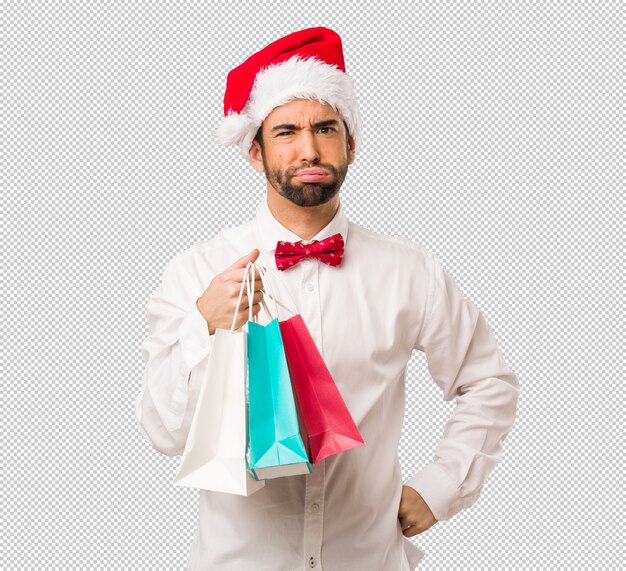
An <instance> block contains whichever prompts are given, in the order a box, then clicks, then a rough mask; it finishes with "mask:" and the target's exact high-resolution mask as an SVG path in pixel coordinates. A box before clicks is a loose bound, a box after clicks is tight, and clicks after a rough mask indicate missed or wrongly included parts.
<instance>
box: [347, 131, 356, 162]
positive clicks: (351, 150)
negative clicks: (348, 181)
mask: <svg viewBox="0 0 626 571" xmlns="http://www.w3.org/2000/svg"><path fill="white" fill-rule="evenodd" d="M355 147H356V145H355V142H354V137H353V136H352V135H348V164H349V165H351V164H352V163H353V162H354V158H355V154H354V150H355Z"/></svg>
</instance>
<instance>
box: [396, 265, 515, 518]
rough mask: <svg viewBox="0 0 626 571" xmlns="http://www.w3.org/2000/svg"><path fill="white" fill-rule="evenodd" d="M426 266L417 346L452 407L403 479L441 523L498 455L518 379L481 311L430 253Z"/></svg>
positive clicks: (463, 503)
mask: <svg viewBox="0 0 626 571" xmlns="http://www.w3.org/2000/svg"><path fill="white" fill-rule="evenodd" d="M431 264H432V265H431V268H432V273H431V276H432V279H431V287H430V288H429V301H428V306H429V309H427V312H428V316H427V318H426V320H425V322H424V323H423V325H422V327H421V331H420V333H419V336H418V339H417V341H416V343H415V349H418V350H420V351H423V352H424V353H425V355H426V360H427V363H428V370H429V373H430V374H431V376H432V378H433V380H434V381H435V382H436V383H437V385H438V386H439V387H440V388H441V389H442V391H443V399H444V400H445V401H450V400H452V399H454V398H456V405H455V409H454V413H453V414H452V416H451V417H450V418H449V419H448V421H447V423H446V425H445V427H444V430H443V436H442V438H441V439H440V440H439V441H438V443H437V448H436V450H435V455H434V459H433V461H432V462H431V463H430V464H427V465H426V466H425V467H424V468H423V469H421V470H420V471H418V472H417V473H416V474H415V475H414V476H413V477H412V478H410V479H409V480H408V481H407V482H405V485H407V486H410V487H412V488H413V489H415V490H417V492H419V494H420V495H421V496H422V498H423V499H424V501H425V502H426V503H427V504H428V506H429V508H430V510H431V511H432V512H433V515H434V516H435V518H436V519H437V520H439V521H441V520H447V519H450V518H451V517H452V516H454V515H455V514H457V513H458V512H459V511H461V510H462V509H465V508H468V507H470V506H471V505H473V504H474V502H476V500H477V499H478V497H479V495H480V492H481V490H482V488H483V485H484V483H485V481H486V480H487V477H488V476H489V474H490V473H491V472H492V470H493V469H494V468H495V466H496V464H497V463H498V462H499V461H500V459H501V457H502V451H503V442H504V440H505V438H506V436H507V435H508V433H509V432H510V430H511V428H512V425H513V422H514V420H515V416H516V411H517V403H518V397H519V382H518V379H517V376H516V375H515V373H513V371H512V370H511V369H510V368H509V367H508V365H507V364H506V363H505V361H504V358H503V356H502V354H501V352H500V350H499V348H498V346H497V344H496V340H495V338H494V335H493V332H492V331H491V328H490V327H489V325H488V324H487V322H486V320H485V317H484V316H483V314H482V313H481V312H480V311H479V310H478V308H477V307H476V306H475V305H474V304H473V303H472V302H471V301H469V300H467V299H465V298H464V296H463V293H462V292H461V291H460V289H459V287H458V285H457V284H456V282H455V281H454V279H453V278H452V276H451V275H450V274H449V273H448V272H446V271H445V270H443V268H442V266H441V262H440V259H439V258H438V257H437V256H435V255H434V254H433V255H432V257H431Z"/></svg>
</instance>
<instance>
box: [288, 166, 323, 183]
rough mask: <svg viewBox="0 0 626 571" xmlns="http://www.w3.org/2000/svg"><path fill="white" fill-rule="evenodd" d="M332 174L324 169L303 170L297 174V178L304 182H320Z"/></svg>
mask: <svg viewBox="0 0 626 571" xmlns="http://www.w3.org/2000/svg"><path fill="white" fill-rule="evenodd" d="M329 174H330V173H329V172H328V171H327V170H324V169H303V170H301V171H299V172H297V173H296V174H295V178H297V179H298V180H301V181H302V182H319V181H321V180H323V179H325V178H326V177H327V176H328V175H329Z"/></svg>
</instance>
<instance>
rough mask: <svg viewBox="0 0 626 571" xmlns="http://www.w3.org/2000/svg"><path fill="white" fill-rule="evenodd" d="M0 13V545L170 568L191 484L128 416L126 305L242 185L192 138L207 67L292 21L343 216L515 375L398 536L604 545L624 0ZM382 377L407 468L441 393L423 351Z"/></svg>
mask: <svg viewBox="0 0 626 571" xmlns="http://www.w3.org/2000/svg"><path fill="white" fill-rule="evenodd" d="M2 12H3V14H2V16H1V17H0V21H1V22H2V43H3V74H2V75H3V114H2V115H3V118H2V133H3V137H2V150H3V153H2V154H3V158H2V188H3V208H2V218H3V222H2V230H3V244H4V245H5V246H6V248H5V249H4V256H3V257H4V262H3V269H4V270H5V271H3V283H4V287H5V289H4V292H5V293H4V295H3V299H4V300H5V303H4V309H3V343H2V347H3V398H2V403H3V438H2V450H3V457H4V462H3V484H4V492H3V510H2V511H3V517H2V520H3V532H2V537H3V547H2V560H1V562H0V566H1V567H2V568H3V569H44V568H45V569H70V568H71V569H79V568H80V569H182V568H183V567H184V564H185V560H186V557H187V553H188V549H189V545H190V542H191V539H192V536H193V534H194V530H195V525H196V510H197V495H196V494H197V492H196V491H194V490H188V489H183V488H178V489H177V488H175V487H174V486H172V480H173V478H174V475H175V471H176V469H177V467H178V463H179V458H173V459H172V458H167V457H165V456H162V455H160V454H158V453H157V452H155V451H154V450H152V449H151V448H149V446H148V445H147V443H146V442H145V441H144V440H143V438H142V437H141V435H140V433H139V431H138V429H137V426H136V424H135V419H134V408H133V406H134V399H135V396H136V395H137V394H138V393H139V391H140V388H141V379H142V370H143V365H142V359H141V350H140V348H141V343H142V341H143V339H144V338H145V336H146V335H147V325H146V322H145V310H146V303H147V300H148V297H149V295H150V294H151V293H152V292H153V291H154V289H155V288H156V287H157V285H158V283H159V279H160V276H161V272H162V270H163V268H164V267H165V265H166V263H167V262H168V261H169V260H171V259H172V258H173V257H174V255H175V254H176V253H178V252H180V251H181V250H183V249H185V248H187V247H189V246H190V245H191V244H192V243H193V242H195V241H196V240H198V239H203V238H211V237H213V236H214V235H215V234H216V233H217V232H218V231H219V230H220V229H221V228H223V227H229V226H232V225H235V224H239V223H241V222H243V221H245V220H247V219H249V218H250V217H251V216H253V215H254V208H255V205H256V204H257V202H258V201H259V199H260V198H261V197H262V196H263V194H264V178H263V175H259V174H257V173H255V172H254V171H253V170H252V168H251V167H250V166H249V165H247V164H246V163H245V161H244V160H243V158H242V157H241V155H240V153H239V151H238V149H235V148H222V147H218V146H217V145H216V143H215V142H214V140H213V139H212V131H213V129H214V128H215V127H216V126H217V123H218V121H219V118H220V116H221V113H222V97H223V90H224V86H225V80H226V74H227V72H228V71H229V70H230V69H231V68H232V67H234V66H235V65H237V64H239V63H240V62H241V61H243V59H245V58H246V57H247V56H248V55H249V54H250V53H252V52H253V51H255V50H257V49H259V48H260V47H262V46H264V45H266V44H267V43H268V42H270V41H272V40H274V39H276V38H278V37H280V36H282V35H284V34H286V33H289V32H292V31H295V30H296V29H301V28H305V27H309V26H314V25H327V26H330V27H332V28H333V29H335V30H337V31H338V32H339V33H340V34H341V35H342V37H343V38H344V48H345V56H346V64H347V67H348V71H349V73H350V74H351V75H352V76H353V77H354V79H355V82H356V88H357V95H358V97H359V100H360V103H361V110H362V114H363V120H364V140H363V145H364V146H363V149H362V152H361V154H360V155H359V156H357V160H356V162H355V164H354V165H352V166H351V167H350V170H349V172H348V176H347V178H346V181H345V183H344V187H343V188H342V191H341V192H342V201H343V204H344V205H345V208H346V212H347V214H348V217H349V218H350V219H351V220H353V221H355V222H358V223H361V224H364V225H365V226H367V227H369V228H372V229H374V230H377V231H382V232H385V233H389V234H395V235H402V236H406V237H409V238H411V239H414V240H415V241H418V242H420V243H422V244H424V245H425V246H426V247H428V248H429V249H431V250H432V251H433V252H434V253H436V254H437V255H439V256H440V257H441V258H442V260H443V261H444V265H445V267H446V269H448V270H449V271H450V272H451V273H452V274H453V276H454V277H455V278H456V279H457V281H458V283H459V285H460V287H461V288H462V290H463V291H464V292H465V294H466V296H467V297H468V298H469V299H471V300H473V301H474V302H475V303H476V304H477V305H478V306H479V308H480V309H482V311H483V312H484V313H485V316H486V318H487V320H488V322H489V323H490V325H491V326H492V328H493V330H494V334H495V335H496V338H497V339H498V341H499V344H500V346H501V348H502V351H503V354H504V355H505V358H506V360H507V362H508V363H509V364H510V365H511V367H512V368H513V369H514V370H515V371H516V372H517V373H518V375H519V378H520V383H521V399H520V406H519V416H518V419H517V420H516V424H515V426H514V428H513V431H512V432H511V434H510V435H509V437H508V439H507V440H506V442H505V452H504V458H503V460H502V462H501V463H500V464H499V465H498V467H497V468H496V470H495V471H494V473H493V474H492V476H491V477H490V478H489V480H488V481H487V483H486V485H485V488H484V491H483V493H482V496H481V497H480V498H479V500H478V501H477V503H476V504H475V505H474V506H473V508H471V509H470V510H465V511H463V512H461V513H460V514H458V515H457V516H456V517H454V518H453V519H452V520H450V521H446V522H440V523H439V524H437V525H435V526H434V527H433V528H431V529H430V530H428V531H427V532H425V533H423V534H421V535H418V536H416V537H414V538H413V539H412V541H414V542H415V543H416V544H417V545H419V546H420V547H422V548H424V549H425V550H426V556H425V558H424V560H423V561H422V563H421V565H420V569H464V570H470V569H540V568H541V569H589V568H591V567H593V568H598V569H616V568H618V566H619V565H620V563H621V564H622V565H623V563H624V550H623V523H624V486H623V482H624V472H623V467H621V466H620V463H619V462H620V458H622V459H623V457H624V437H623V399H622V397H623V393H621V391H620V389H621V388H622V386H623V381H624V378H625V377H624V366H623V365H624V359H623V357H624V354H623V347H624V295H623V292H624V289H625V286H624V257H623V252H624V243H623V236H624V198H623V192H624V178H625V177H624V174H625V173H624V155H623V152H624V147H623V142H624V127H625V125H624V93H623V91H622V92H621V94H620V93H619V92H618V88H619V85H620V83H621V84H622V86H623V78H624V73H625V70H624V50H623V46H624V43H623V33H624V4H623V3H622V2H587V3H582V2H579V3H577V2H575V1H572V2H564V1H546V2H515V3H512V2H458V3H447V2H437V3H431V4H429V6H426V5H424V6H418V7H415V5H414V4H413V3H409V2H403V3H397V2H377V3H373V4H371V5H365V6H364V5H362V3H361V2H346V3H343V5H342V6H340V5H339V3H337V2H319V3H316V4H315V5H311V4H302V5H294V4H293V3H292V2H275V3H272V4H267V5H263V4H259V3H258V2H244V3H239V4H238V5H237V6H235V5H234V4H233V3H232V2H220V3H219V4H216V3H209V2H203V3H199V2H198V3H183V2H168V3H164V2H159V3H157V2H151V3H150V2H143V3H138V2H133V1H130V0H127V1H125V2H119V1H118V2H65V1H61V0H60V1H58V2H32V3H28V2H26V1H21V2H5V3H3V8H2ZM294 15H297V17H296V16H294ZM620 141H621V145H620V144H619V143H620ZM620 146H621V149H620ZM620 153H621V154H620ZM620 188H621V191H620ZM5 197H6V198H5ZM207 285H208V284H207ZM407 384H408V398H407V414H406V418H405V428H404V432H403V437H402V441H401V446H400V450H399V454H400V458H401V464H402V468H403V475H404V477H405V479H406V478H408V477H409V475H411V474H413V473H414V472H415V471H416V470H418V469H419V468H421V467H422V466H424V465H425V464H426V463H428V462H429V461H430V460H431V458H432V454H433V451H434V448H435V446H436V443H437V440H438V439H439V438H440V437H441V436H442V428H443V425H444V423H445V421H446V420H447V418H448V417H449V415H450V413H451V412H452V410H453V406H454V405H453V403H444V402H443V401H442V400H441V394H440V392H439V390H438V389H437V388H436V386H435V384H434V383H433V382H432V380H431V379H430V377H429V374H428V369H427V367H426V363H425V359H424V358H423V356H422V355H421V354H417V353H416V354H415V355H414V357H413V359H412V360H411V362H410V366H409V371H408V378H407ZM327 571H340V570H334V569H331V570H327ZM373 571H378V570H373Z"/></svg>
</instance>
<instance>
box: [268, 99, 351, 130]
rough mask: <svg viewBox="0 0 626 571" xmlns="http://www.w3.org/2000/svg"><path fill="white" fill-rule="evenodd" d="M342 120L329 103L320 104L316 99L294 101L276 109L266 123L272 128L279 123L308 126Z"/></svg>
mask: <svg viewBox="0 0 626 571" xmlns="http://www.w3.org/2000/svg"><path fill="white" fill-rule="evenodd" d="M340 118H341V116H340V115H339V113H337V112H336V111H335V110H334V109H333V107H332V105H329V104H328V103H320V102H319V101H317V100H316V99H313V100H309V99H293V100H291V101H288V102H287V103H285V104H283V105H279V106H278V107H275V108H274V109H273V110H272V112H271V113H270V114H269V115H268V116H267V117H266V118H265V121H264V122H265V124H266V125H268V126H269V127H270V128H271V127H272V126H273V125H278V124H279V123H294V124H298V123H305V124H306V123H312V122H314V121H322V120H324V119H337V120H339V119H340Z"/></svg>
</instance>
